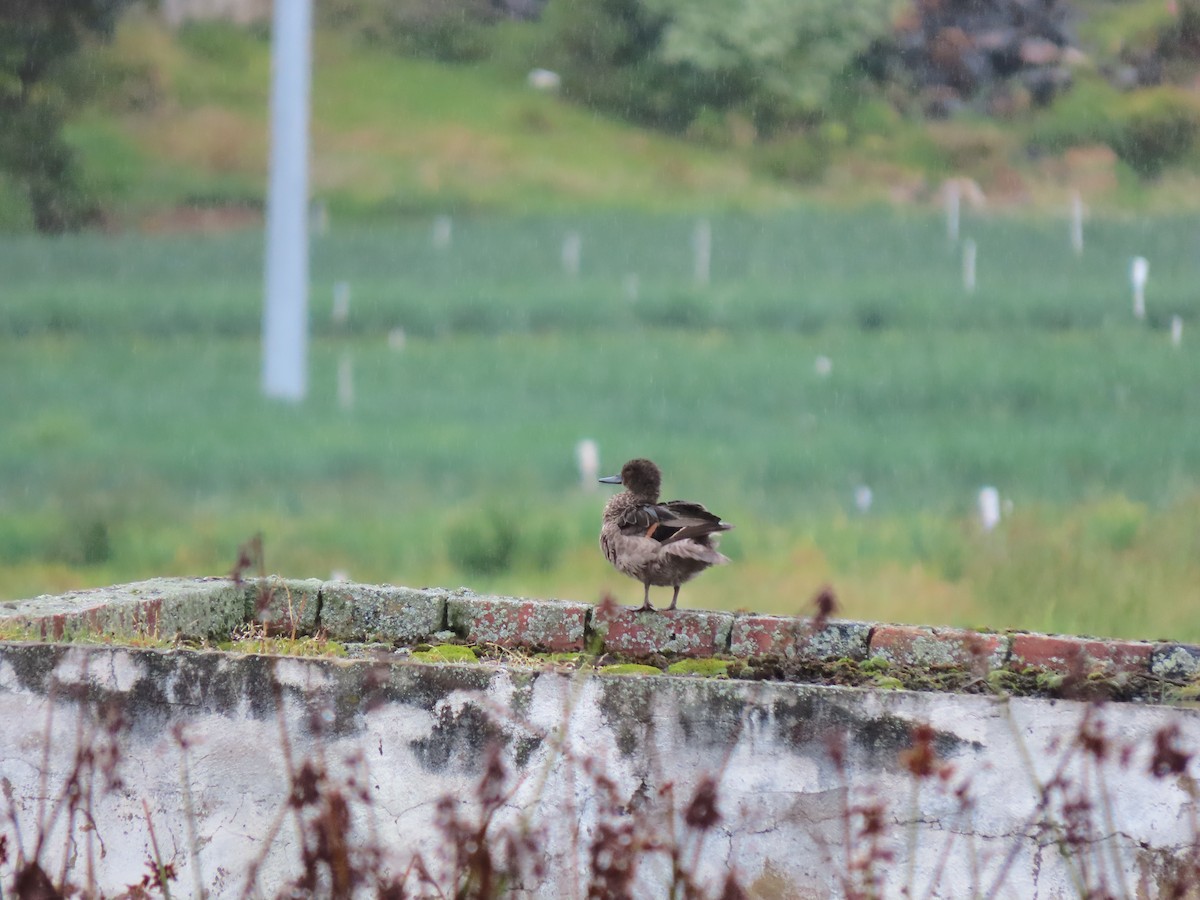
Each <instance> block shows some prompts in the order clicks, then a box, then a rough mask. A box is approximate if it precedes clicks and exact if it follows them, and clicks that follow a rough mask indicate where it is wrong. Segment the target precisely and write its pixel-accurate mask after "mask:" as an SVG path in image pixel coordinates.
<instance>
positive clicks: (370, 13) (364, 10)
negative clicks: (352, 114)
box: [322, 0, 499, 62]
mask: <svg viewBox="0 0 1200 900" xmlns="http://www.w3.org/2000/svg"><path fill="white" fill-rule="evenodd" d="M498 16H499V13H498V12H497V9H496V7H495V6H494V5H493V4H491V3H489V2H487V0H329V2H328V3H326V4H325V5H324V6H323V7H322V17H323V21H325V22H327V23H329V24H331V25H335V26H338V27H343V28H347V29H349V30H350V31H353V32H356V33H358V34H360V35H361V36H362V37H364V38H365V39H367V40H368V41H371V42H373V43H378V44H383V45H385V46H392V47H395V48H396V49H397V50H399V51H400V52H402V53H406V54H409V55H412V56H427V57H431V58H433V59H438V60H441V61H443V62H472V61H475V60H480V59H484V58H485V57H487V56H488V55H489V53H490V50H491V47H490V35H489V34H488V26H489V25H491V24H492V23H493V22H495V21H496V19H497V18H498Z"/></svg>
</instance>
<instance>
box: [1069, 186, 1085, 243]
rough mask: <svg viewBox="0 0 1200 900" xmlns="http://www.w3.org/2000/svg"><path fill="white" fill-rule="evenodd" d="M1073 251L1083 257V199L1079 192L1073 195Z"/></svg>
mask: <svg viewBox="0 0 1200 900" xmlns="http://www.w3.org/2000/svg"><path fill="white" fill-rule="evenodd" d="M1071 249H1072V250H1073V251H1074V252H1075V255H1076V256H1083V197H1081V196H1080V195H1079V191H1075V192H1074V193H1073V194H1072V195H1071Z"/></svg>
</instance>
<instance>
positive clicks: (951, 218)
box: [946, 181, 962, 244]
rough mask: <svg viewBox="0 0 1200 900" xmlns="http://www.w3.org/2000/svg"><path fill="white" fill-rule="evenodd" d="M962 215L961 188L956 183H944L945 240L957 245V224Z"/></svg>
mask: <svg viewBox="0 0 1200 900" xmlns="http://www.w3.org/2000/svg"><path fill="white" fill-rule="evenodd" d="M961 213H962V188H961V187H959V184H958V182H957V181H947V182H946V238H947V240H949V241H950V243H951V244H957V243H958V223H959V219H960V217H961Z"/></svg>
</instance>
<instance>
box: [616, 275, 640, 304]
mask: <svg viewBox="0 0 1200 900" xmlns="http://www.w3.org/2000/svg"><path fill="white" fill-rule="evenodd" d="M621 287H622V289H623V291H624V293H625V299H626V300H628V301H629V302H630V303H637V301H638V297H639V296H640V295H641V292H642V280H641V279H640V278H638V273H637V272H628V273H626V275H625V278H624V280H623V281H622V282H621Z"/></svg>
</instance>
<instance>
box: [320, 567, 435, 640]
mask: <svg viewBox="0 0 1200 900" xmlns="http://www.w3.org/2000/svg"><path fill="white" fill-rule="evenodd" d="M445 614H446V593H445V592H444V591H434V590H414V589H413V588H405V587H392V586H391V585H374V584H352V583H350V582H338V581H329V582H326V583H325V584H324V585H323V586H322V587H321V627H322V628H324V629H325V630H326V632H327V633H328V634H329V636H330V637H331V638H332V639H333V640H335V641H401V642H408V643H417V642H420V641H425V640H429V639H430V638H432V637H433V635H434V634H436V633H437V632H439V631H441V630H442V622H443V621H444V620H445Z"/></svg>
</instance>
